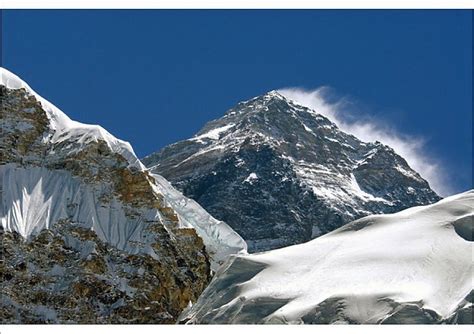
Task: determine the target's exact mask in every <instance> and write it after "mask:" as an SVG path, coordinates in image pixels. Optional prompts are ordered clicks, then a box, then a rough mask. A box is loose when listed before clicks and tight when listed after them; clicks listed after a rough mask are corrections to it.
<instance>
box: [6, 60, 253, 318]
mask: <svg viewBox="0 0 474 334" xmlns="http://www.w3.org/2000/svg"><path fill="white" fill-rule="evenodd" d="M0 75H1V82H0V83H1V85H0V88H1V109H0V116H1V123H2V124H1V129H2V132H1V136H0V187H1V192H0V193H1V201H0V219H1V229H0V243H1V249H0V251H1V254H0V258H1V261H0V280H1V282H2V294H1V297H0V319H1V322H2V323H174V322H175V321H176V319H177V317H178V315H179V314H180V313H181V312H182V310H183V309H184V308H185V307H186V306H187V305H188V304H189V302H193V301H195V300H196V299H197V298H198V297H199V295H200V294H201V292H202V291H203V289H204V288H205V287H206V286H207V284H208V283H209V280H210V278H211V270H217V268H218V267H219V266H220V264H221V263H222V262H223V261H224V260H225V259H226V258H227V257H228V256H229V255H230V254H237V253H245V250H246V245H245V242H244V241H243V240H242V239H241V238H240V237H239V235H238V234H236V233H235V232H234V231H233V230H232V229H231V228H229V227H228V226H227V225H226V224H225V223H223V222H221V221H218V220H216V219H214V218H213V217H211V216H210V215H209V214H208V213H207V212H206V211H204V210H203V209H202V208H201V207H200V206H199V205H198V204H197V203H195V202H194V201H193V200H190V199H188V198H186V197H184V196H183V195H181V193H179V192H178V191H177V190H175V189H174V188H173V187H172V186H171V185H170V184H169V183H168V182H167V181H166V180H165V179H163V178H162V177H160V176H159V175H154V174H151V173H149V172H148V171H147V170H146V168H144V166H143V165H142V164H141V163H140V161H139V160H138V159H137V158H136V156H135V154H134V153H133V150H132V148H131V147H130V145H129V144H128V143H126V142H123V141H121V140H118V139H116V138H115V137H113V136H112V135H110V134H109V133H108V132H107V131H106V130H104V129H103V128H101V127H99V126H93V125H85V124H81V123H78V122H75V121H72V120H70V119H69V118H68V117H67V116H66V115H65V114H64V113H62V111H60V110H59V109H57V108H56V107H55V106H54V105H52V104H51V103H49V102H48V101H46V100H44V99H43V98H42V97H40V96H39V95H38V94H36V93H35V92H34V91H33V90H32V89H31V88H30V87H29V86H28V85H27V84H26V83H24V82H23V81H22V80H21V79H19V78H18V77H17V76H15V75H14V74H12V73H10V72H8V71H7V70H5V69H1V73H0Z"/></svg>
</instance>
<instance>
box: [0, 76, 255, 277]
mask: <svg viewBox="0 0 474 334" xmlns="http://www.w3.org/2000/svg"><path fill="white" fill-rule="evenodd" d="M0 74H1V75H0V77H1V81H0V84H1V85H2V86H5V87H6V88H8V89H13V90H18V89H24V90H25V91H26V92H27V94H28V95H29V96H30V98H31V97H34V99H36V100H37V101H39V102H40V103H41V106H42V108H43V110H44V112H45V114H46V116H47V120H42V121H43V122H46V123H47V124H41V125H42V126H43V127H44V130H45V131H44V132H43V133H41V136H42V138H41V145H40V146H42V148H43V150H44V147H47V153H46V155H44V152H34V151H27V152H26V154H24V155H22V157H21V162H20V163H18V162H19V161H14V160H15V159H11V160H9V159H8V157H6V159H5V161H2V166H0V170H1V173H0V177H1V178H2V186H3V189H4V191H3V194H2V203H1V204H2V205H1V206H0V218H1V224H2V227H3V228H4V229H5V230H6V231H16V232H18V233H19V234H21V235H22V236H23V237H25V238H28V237H29V236H31V235H32V234H33V233H38V232H39V231H40V230H41V229H43V228H48V227H51V225H52V224H54V223H55V222H57V221H58V220H60V219H66V218H68V219H73V220H75V221H81V222H84V224H86V225H87V227H88V228H91V229H93V230H94V231H96V232H97V233H98V235H99V236H100V237H101V238H102V239H103V240H105V241H107V242H109V243H110V244H112V245H114V246H117V247H119V248H120V249H123V250H128V251H131V252H137V251H139V249H138V248H140V247H138V246H137V245H139V244H140V242H143V241H144V240H143V238H145V239H146V236H144V233H143V229H144V228H145V227H146V224H144V222H146V221H153V220H160V219H161V216H162V215H163V213H160V211H159V210H157V209H156V208H148V209H144V210H142V211H141V212H140V213H139V214H138V216H136V217H135V219H130V217H127V214H126V212H125V211H126V208H124V206H123V203H121V202H120V201H118V200H117V199H116V198H111V199H110V200H107V201H104V202H103V203H100V204H98V203H99V202H100V198H99V197H100V196H101V195H102V196H105V195H106V193H107V191H109V190H110V189H108V188H109V187H108V186H107V185H102V184H100V182H93V186H91V184H88V183H84V182H80V180H79V179H78V178H77V175H76V177H74V175H73V174H74V172H77V171H73V172H72V173H71V170H60V169H58V168H44V166H45V165H46V164H54V165H55V167H57V164H61V163H62V162H63V161H65V160H67V159H68V158H70V157H75V158H77V157H76V156H77V155H80V154H81V153H82V152H85V151H87V150H88V148H89V146H90V145H91V144H92V145H94V144H95V143H105V145H106V148H101V149H104V150H106V149H109V150H110V151H111V154H110V155H111V157H105V158H102V159H103V161H99V164H97V165H94V164H91V165H90V166H89V167H88V168H90V169H91V171H90V172H91V173H92V174H94V173H97V170H98V169H100V168H101V166H100V164H101V163H103V164H104V165H105V166H107V167H110V166H113V164H115V163H116V161H114V159H116V158H117V157H115V156H114V155H117V156H118V160H119V161H121V160H123V159H124V160H125V161H122V162H121V164H122V165H124V166H126V167H127V168H128V169H131V170H132V171H133V173H137V172H143V173H144V175H149V174H148V173H147V172H146V168H145V167H144V166H143V165H142V163H141V162H140V161H139V160H138V159H137V157H136V156H135V154H134V152H133V149H132V147H131V146H130V144H129V143H127V142H124V141H122V140H119V139H117V138H115V137H114V136H112V135H111V134H110V133H109V132H107V131H106V130H105V129H103V128H102V127H100V126H96V125H86V124H82V123H79V122H75V121H72V120H71V119H69V117H67V116H66V115H65V114H64V113H63V112H62V111H60V110H59V109H58V108H56V107H55V106H54V105H52V104H51V103H50V102H48V101H46V100H45V99H43V98H42V97H41V96H39V95H38V94H36V93H35V92H34V91H33V90H32V89H31V88H30V87H29V86H28V85H27V84H26V83H25V82H23V81H22V80H21V79H20V78H18V77H17V76H15V75H14V74H12V73H11V72H9V71H7V70H6V69H3V68H2V69H1V72H0ZM30 112H31V111H30ZM22 113H23V115H21V114H18V115H12V116H11V117H5V118H2V140H3V142H2V144H3V145H2V146H4V147H7V146H8V144H9V143H6V142H4V141H5V140H6V139H7V137H8V135H9V134H12V133H14V132H15V131H18V130H19V127H20V126H21V125H22V124H23V126H25V127H26V130H29V129H32V128H33V127H34V124H33V122H32V119H30V118H28V117H29V116H30V115H29V114H28V113H29V111H28V110H23V111H22ZM22 117H23V119H22ZM11 146H13V145H11ZM12 148H13V147H12ZM99 150H100V149H99ZM15 153H18V152H15ZM12 155H13V154H12ZM16 155H17V154H16ZM38 155H40V156H38ZM12 162H13V163H12ZM30 162H31V164H30ZM27 163H28V164H29V165H28V166H26V164H27ZM85 163H86V164H87V163H88V162H85ZM105 166H104V167H105ZM79 168H82V166H79ZM83 172H84V171H78V173H79V174H81V173H83ZM78 173H76V174H78ZM88 176H89V175H88ZM95 176H96V175H95V174H94V175H92V177H95ZM145 182H149V185H150V190H149V191H150V192H151V191H154V192H155V193H156V194H155V195H156V197H157V198H160V200H161V201H162V202H163V203H162V205H163V206H164V207H167V206H170V207H171V208H172V209H173V210H175V211H176V212H177V213H178V216H177V224H178V227H183V228H195V229H196V231H197V232H198V234H199V235H200V236H201V237H202V238H203V240H204V242H205V245H206V248H207V250H208V252H209V253H210V254H211V260H212V267H213V269H214V270H216V269H217V268H218V266H219V263H221V262H222V261H223V260H224V259H225V258H226V257H227V256H229V255H230V254H236V253H238V252H245V250H246V244H245V242H244V241H243V240H242V239H241V238H240V236H239V235H238V234H237V233H235V232H234V231H233V230H232V229H231V228H230V227H229V226H227V225H226V224H225V223H223V222H221V221H218V220H216V219H214V218H213V217H212V216H210V215H209V214H208V213H207V212H206V211H205V210H204V209H202V208H201V207H200V206H199V205H198V204H197V203H195V202H194V201H193V200H190V199H188V198H186V197H184V196H183V195H182V194H181V193H179V192H178V191H176V190H175V189H174V188H173V187H172V186H170V185H169V183H168V182H167V181H166V180H165V179H164V178H162V177H160V176H158V175H151V178H149V180H147V181H145ZM161 197H162V198H161ZM141 248H144V249H143V250H144V251H145V252H150V250H149V245H148V246H145V247H141Z"/></svg>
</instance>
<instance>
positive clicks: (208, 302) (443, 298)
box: [180, 190, 474, 324]
mask: <svg viewBox="0 0 474 334" xmlns="http://www.w3.org/2000/svg"><path fill="white" fill-rule="evenodd" d="M473 228H474V191H473V190H471V191H469V192H466V193H462V194H459V195H455V196H451V197H448V198H446V199H443V200H441V201H439V202H438V203H436V204H432V205H427V206H420V207H413V208H410V209H406V210H404V211H401V212H398V213H395V214H387V215H373V216H368V217H365V218H362V219H360V220H357V221H354V222H352V223H349V224H347V225H345V226H343V227H341V228H339V229H337V230H335V231H333V232H331V233H328V234H326V235H324V236H322V237H319V238H316V239H315V240H311V241H309V242H307V243H304V244H300V245H294V246H290V247H286V248H282V249H277V250H273V251H269V252H264V253H260V254H251V255H247V256H236V257H233V258H231V259H230V260H229V261H228V263H227V264H226V265H224V266H223V267H222V269H221V270H220V271H219V272H218V274H217V275H216V276H215V278H214V279H213V281H212V282H211V284H210V285H209V286H208V287H207V288H206V290H205V291H204V293H203V294H202V295H201V296H200V297H199V299H198V301H197V303H195V304H194V305H193V307H192V308H191V309H189V310H187V311H185V312H184V313H183V314H182V315H181V317H180V321H181V322H186V323H226V324H234V323H245V324H254V323H307V324H334V323H346V324H347V323H356V324H379V323H383V324H439V323H459V324H463V323H464V324H465V323H470V324H472V323H474V322H473V314H474V309H473V302H474V290H473V284H472V282H473V272H474V262H473V261H472V250H473V248H472V247H473V240H474V239H473V232H474V231H473Z"/></svg>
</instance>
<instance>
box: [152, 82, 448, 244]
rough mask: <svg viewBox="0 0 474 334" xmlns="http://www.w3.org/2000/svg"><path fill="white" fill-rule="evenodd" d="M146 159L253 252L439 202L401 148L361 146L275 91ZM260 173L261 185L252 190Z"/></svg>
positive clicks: (232, 109)
mask: <svg viewBox="0 0 474 334" xmlns="http://www.w3.org/2000/svg"><path fill="white" fill-rule="evenodd" d="M143 161H144V163H145V165H146V166H148V167H149V168H150V170H153V171H156V172H158V173H160V174H162V175H163V176H164V177H166V178H167V179H168V180H170V181H171V182H172V183H173V185H175V186H176V187H177V188H178V189H180V190H182V191H183V193H184V194H185V195H186V196H189V197H191V198H193V199H195V200H196V201H197V202H198V203H200V204H201V205H202V206H203V207H204V208H206V210H208V211H209V212H210V213H211V214H213V215H214V216H216V217H218V218H219V219H222V220H223V221H225V222H227V223H228V224H229V225H230V226H232V227H233V228H234V229H235V230H236V231H237V232H238V233H239V234H240V235H242V236H243V238H244V239H245V240H246V241H247V243H248V245H249V249H250V251H252V252H253V251H261V250H268V249H274V248H278V247H283V246H288V245H291V244H295V243H300V242H304V241H307V240H310V239H311V238H314V237H317V236H319V235H322V234H324V233H327V232H330V231H332V230H334V229H335V228H337V227H339V226H341V225H343V224H344V223H347V222H349V221H352V220H354V219H357V218H360V217H363V216H366V215H369V214H373V213H388V212H396V211H399V210H402V209H404V208H407V207H410V206H413V205H421V204H429V203H433V202H435V201H437V200H438V199H439V197H438V196H437V194H436V193H435V192H434V191H433V190H431V188H430V186H429V184H428V183H427V182H426V181H425V180H424V179H423V178H422V177H421V176H420V175H419V174H418V173H417V172H416V171H414V170H413V169H412V168H411V167H410V166H409V165H408V163H407V162H406V161H405V159H403V157H401V156H399V155H398V154H396V152H395V151H394V150H393V149H391V148H390V147H388V146H386V145H383V144H381V143H377V142H375V143H370V142H363V141H361V140H359V139H358V138H356V137H355V136H353V135H351V134H348V133H345V132H343V131H341V129H339V128H338V127H337V126H336V124H334V123H333V122H331V121H330V120H329V119H328V118H326V117H324V116H323V115H321V114H318V112H317V110H312V109H310V108H308V107H306V106H303V105H301V104H298V103H296V102H294V101H293V100H291V99H288V98H286V97H285V96H283V95H282V94H280V93H279V92H277V91H270V92H268V93H266V94H263V95H261V96H257V97H254V98H251V99H249V100H247V101H243V102H240V103H238V104H237V105H236V106H235V107H233V108H231V109H230V110H228V111H227V112H226V113H225V114H224V116H223V117H221V118H219V119H216V120H213V121H210V122H209V123H207V124H206V125H205V126H204V127H203V128H202V129H201V130H200V131H199V132H198V133H197V134H196V135H195V136H193V137H191V138H190V139H188V140H183V141H180V142H177V143H175V144H172V145H169V146H167V147H165V148H163V149H162V150H160V151H159V152H156V153H153V154H151V155H149V156H148V157H146V158H144V159H143ZM252 173H254V174H255V175H258V176H259V182H245V180H246V179H247V177H248V176H249V175H251V174H252Z"/></svg>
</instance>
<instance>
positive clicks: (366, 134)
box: [278, 87, 453, 196]
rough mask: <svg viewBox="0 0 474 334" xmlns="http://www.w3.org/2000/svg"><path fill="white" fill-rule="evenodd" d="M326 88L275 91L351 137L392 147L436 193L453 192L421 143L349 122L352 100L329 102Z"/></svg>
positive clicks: (379, 126)
mask: <svg viewBox="0 0 474 334" xmlns="http://www.w3.org/2000/svg"><path fill="white" fill-rule="evenodd" d="M329 91H330V88H328V87H320V88H318V89H315V90H304V89H300V88H283V89H279V90H278V92H279V93H281V94H282V95H284V96H285V97H287V98H289V99H291V100H293V102H295V103H299V104H301V105H302V106H306V107H308V108H310V109H313V110H315V111H316V112H318V113H319V114H321V115H324V116H326V117H328V118H329V119H330V120H331V121H333V122H334V123H336V125H337V126H338V127H339V128H340V129H341V130H343V131H344V132H347V133H350V134H353V135H354V136H356V137H357V138H359V139H361V140H363V141H365V142H374V141H381V142H382V143H384V144H386V145H388V146H390V147H392V148H393V149H394V150H395V151H396V152H397V153H398V154H400V155H401V156H402V157H404V158H405V159H406V160H407V161H408V163H409V165H410V166H411V167H413V168H414V169H415V170H416V171H418V172H419V173H420V174H421V175H422V176H423V178H425V179H426V180H428V182H429V183H430V186H431V187H432V188H433V189H434V190H435V191H436V192H438V193H439V194H441V195H443V196H446V195H450V194H452V193H453V189H452V187H451V185H450V184H449V182H448V181H449V180H448V179H447V175H448V174H449V173H447V172H446V171H445V170H444V168H443V166H442V164H440V162H439V161H437V160H436V159H434V158H433V157H432V156H430V155H429V154H427V152H426V150H425V147H424V144H425V143H424V140H423V139H421V138H419V137H414V136H408V135H406V134H403V133H401V132H400V131H397V130H395V129H394V128H392V127H389V126H387V125H385V124H383V123H382V122H380V121H377V120H374V119H367V117H361V116H363V115H356V116H357V117H355V119H356V120H354V119H352V118H351V117H352V116H354V115H351V114H350V112H348V111H350V109H351V108H352V107H351V106H353V101H350V100H348V99H347V98H344V99H341V100H339V101H336V102H333V101H332V100H331V101H330V100H329V99H327V93H328V92H329Z"/></svg>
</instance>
